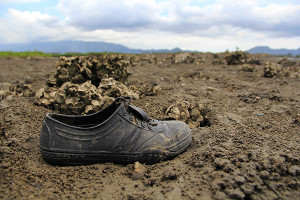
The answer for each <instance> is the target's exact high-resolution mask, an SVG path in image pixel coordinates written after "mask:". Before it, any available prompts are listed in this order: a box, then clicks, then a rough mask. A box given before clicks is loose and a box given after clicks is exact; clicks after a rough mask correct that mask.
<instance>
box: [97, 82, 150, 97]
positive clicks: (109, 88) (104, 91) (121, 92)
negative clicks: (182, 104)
mask: <svg viewBox="0 0 300 200" xmlns="http://www.w3.org/2000/svg"><path fill="white" fill-rule="evenodd" d="M98 89H99V92H100V94H101V95H102V96H103V95H104V96H109V97H115V98H116V97H119V96H131V97H132V98H133V99H139V98H140V97H139V94H138V93H136V92H134V91H133V90H132V89H130V88H128V87H127V86H126V85H124V84H123V83H121V82H119V81H116V80H115V79H113V78H112V77H110V78H105V79H102V80H101V82H100V84H99V87H98ZM145 95H146V96H147V94H145Z"/></svg>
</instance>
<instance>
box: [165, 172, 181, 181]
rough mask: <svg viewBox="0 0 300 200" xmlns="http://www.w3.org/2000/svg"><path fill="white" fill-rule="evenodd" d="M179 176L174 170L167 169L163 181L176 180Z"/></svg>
mask: <svg viewBox="0 0 300 200" xmlns="http://www.w3.org/2000/svg"><path fill="white" fill-rule="evenodd" d="M177 177H178V175H177V174H176V172H175V171H174V170H166V171H164V173H163V175H162V177H161V181H168V180H176V179H177Z"/></svg>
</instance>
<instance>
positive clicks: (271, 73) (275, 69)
mask: <svg viewBox="0 0 300 200" xmlns="http://www.w3.org/2000/svg"><path fill="white" fill-rule="evenodd" d="M281 73H282V70H281V67H280V65H278V64H276V63H266V66H265V67H264V74H263V77H266V78H273V77H275V76H279V75H280V74H281Z"/></svg>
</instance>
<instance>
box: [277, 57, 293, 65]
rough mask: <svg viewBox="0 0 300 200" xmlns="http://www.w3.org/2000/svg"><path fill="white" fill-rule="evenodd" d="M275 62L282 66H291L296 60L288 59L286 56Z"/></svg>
mask: <svg viewBox="0 0 300 200" xmlns="http://www.w3.org/2000/svg"><path fill="white" fill-rule="evenodd" d="M277 64H280V65H281V66H283V67H291V66H295V65H297V62H296V61H295V60H290V59H288V58H282V59H281V60H279V61H278V62H277Z"/></svg>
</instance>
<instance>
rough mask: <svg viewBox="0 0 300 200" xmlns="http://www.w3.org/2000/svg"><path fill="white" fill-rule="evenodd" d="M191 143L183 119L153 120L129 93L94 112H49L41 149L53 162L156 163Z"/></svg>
mask: <svg viewBox="0 0 300 200" xmlns="http://www.w3.org/2000/svg"><path fill="white" fill-rule="evenodd" d="M191 141H192V135H191V130H190V128H189V127H188V125H187V124H185V123H184V122H180V121H157V120H152V119H150V118H149V117H148V116H147V114H146V113H145V112H144V111H143V110H142V109H141V108H138V107H135V106H133V105H130V104H129V98H128V97H120V98H117V99H116V100H115V101H114V102H113V103H112V104H111V105H109V106H108V107H107V108H105V109H104V110H102V111H100V112H97V113H95V114H91V115H86V116H71V115H61V114H47V115H46V117H45V119H44V121H43V126H42V131H41V135H40V151H41V154H42V156H43V158H44V159H45V160H46V161H47V162H48V163H51V164H56V165H76V164H87V163H101V162H118V163H132V162H135V161H139V162H141V163H147V164H151V163H157V162H160V161H162V160H166V159H170V158H173V157H175V156H176V155H178V154H180V153H182V152H183V151H184V150H186V148H187V147H188V146H189V145H190V143H191Z"/></svg>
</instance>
